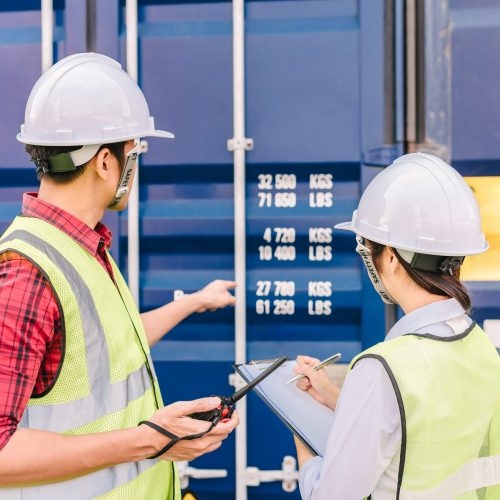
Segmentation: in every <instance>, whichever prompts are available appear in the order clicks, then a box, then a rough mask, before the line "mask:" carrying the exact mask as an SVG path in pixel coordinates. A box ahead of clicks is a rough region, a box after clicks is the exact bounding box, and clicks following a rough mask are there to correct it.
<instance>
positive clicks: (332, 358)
mask: <svg viewBox="0 0 500 500" xmlns="http://www.w3.org/2000/svg"><path fill="white" fill-rule="evenodd" d="M340 358H341V355H340V353H337V354H334V355H333V356H330V357H329V358H326V359H325V360H324V361H321V363H318V364H317V365H316V366H313V370H316V371H318V370H321V369H322V368H324V367H325V366H328V365H331V364H332V363H335V362H336V361H338V360H339V359H340ZM304 377H305V375H296V376H295V377H293V378H291V379H290V380H288V381H287V384H291V383H292V382H296V381H297V380H300V379H302V378H304Z"/></svg>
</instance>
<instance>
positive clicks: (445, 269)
mask: <svg viewBox="0 0 500 500" xmlns="http://www.w3.org/2000/svg"><path fill="white" fill-rule="evenodd" d="M463 261H464V257H446V259H443V260H442V262H441V264H440V266H439V270H440V271H441V272H442V273H448V274H450V275H453V273H454V272H455V271H456V270H457V269H458V268H459V267H460V266H461V265H462V262H463Z"/></svg>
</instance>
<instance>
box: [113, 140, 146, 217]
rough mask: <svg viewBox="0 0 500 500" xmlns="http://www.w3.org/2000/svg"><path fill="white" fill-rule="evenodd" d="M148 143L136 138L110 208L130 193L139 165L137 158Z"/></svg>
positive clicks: (126, 159)
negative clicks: (131, 183) (131, 182)
mask: <svg viewBox="0 0 500 500" xmlns="http://www.w3.org/2000/svg"><path fill="white" fill-rule="evenodd" d="M146 148H147V143H146V142H145V141H141V140H140V139H135V140H134V147H133V148H132V149H131V150H130V151H129V152H128V153H127V156H126V158H125V165H124V166H123V170H122V175H121V177H120V181H119V183H118V188H117V189H116V193H115V197H114V198H113V201H112V202H111V203H110V204H109V206H108V208H113V207H115V206H116V205H118V203H120V200H121V199H122V198H123V197H124V196H125V195H126V194H128V193H129V191H130V188H129V186H128V185H129V183H130V181H131V180H132V179H133V177H134V171H135V168H136V165H137V158H138V157H139V155H140V154H141V153H143V152H145V151H146Z"/></svg>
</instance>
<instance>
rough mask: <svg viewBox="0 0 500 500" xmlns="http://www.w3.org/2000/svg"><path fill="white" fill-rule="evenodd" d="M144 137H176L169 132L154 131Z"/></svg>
mask: <svg viewBox="0 0 500 500" xmlns="http://www.w3.org/2000/svg"><path fill="white" fill-rule="evenodd" d="M144 137H161V138H163V139H174V138H175V135H174V134H172V132H167V131H166V130H154V131H153V132H151V133H149V134H147V135H145V136H144Z"/></svg>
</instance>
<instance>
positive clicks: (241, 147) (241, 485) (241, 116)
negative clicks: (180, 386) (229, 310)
mask: <svg viewBox="0 0 500 500" xmlns="http://www.w3.org/2000/svg"><path fill="white" fill-rule="evenodd" d="M233 121H234V134H233V149H234V269H235V280H236V282H237V283H238V286H237V288H236V310H235V359H236V363H244V362H245V361H246V229H245V226H246V224H245V223H246V214H245V139H246V138H245V2H244V0H233ZM238 413H239V415H240V425H239V426H238V427H237V429H236V500H246V499H247V486H246V481H245V471H246V467H247V418H246V417H247V415H246V414H247V408H246V399H245V398H244V399H243V400H241V401H240V402H239V403H238Z"/></svg>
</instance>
